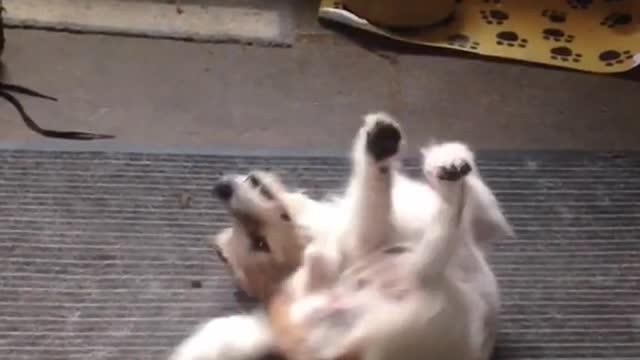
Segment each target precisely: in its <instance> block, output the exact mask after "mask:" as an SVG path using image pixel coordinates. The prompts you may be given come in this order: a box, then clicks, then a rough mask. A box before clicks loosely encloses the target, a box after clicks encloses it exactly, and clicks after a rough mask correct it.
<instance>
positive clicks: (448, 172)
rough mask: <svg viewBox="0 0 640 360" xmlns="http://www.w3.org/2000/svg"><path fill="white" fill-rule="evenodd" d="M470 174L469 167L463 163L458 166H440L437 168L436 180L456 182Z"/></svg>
mask: <svg viewBox="0 0 640 360" xmlns="http://www.w3.org/2000/svg"><path fill="white" fill-rule="evenodd" d="M470 172H471V165H469V163H467V162H463V163H462V164H459V165H454V164H451V165H448V166H441V167H440V168H438V179H440V180H444V181H458V180H460V179H461V178H463V177H464V176H466V175H467V174H468V173H470Z"/></svg>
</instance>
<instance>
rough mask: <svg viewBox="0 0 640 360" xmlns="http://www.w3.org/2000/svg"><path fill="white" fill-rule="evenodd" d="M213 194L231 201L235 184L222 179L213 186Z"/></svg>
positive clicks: (223, 199)
mask: <svg viewBox="0 0 640 360" xmlns="http://www.w3.org/2000/svg"><path fill="white" fill-rule="evenodd" d="M213 194H214V195H215V196H216V197H217V198H218V199H220V200H222V201H229V199H231V196H232V195H233V184H232V183H231V182H230V181H227V180H222V181H219V182H218V183H217V184H215V185H214V186H213Z"/></svg>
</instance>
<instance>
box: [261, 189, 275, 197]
mask: <svg viewBox="0 0 640 360" xmlns="http://www.w3.org/2000/svg"><path fill="white" fill-rule="evenodd" d="M260 194H261V195H262V196H264V197H265V198H266V199H267V200H273V199H274V197H273V194H272V193H271V191H270V190H269V189H267V188H266V187H264V186H261V187H260Z"/></svg>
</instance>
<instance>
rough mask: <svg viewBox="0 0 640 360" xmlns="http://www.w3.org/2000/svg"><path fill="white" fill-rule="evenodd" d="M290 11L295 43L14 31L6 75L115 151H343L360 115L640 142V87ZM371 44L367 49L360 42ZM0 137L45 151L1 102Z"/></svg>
mask: <svg viewBox="0 0 640 360" xmlns="http://www.w3.org/2000/svg"><path fill="white" fill-rule="evenodd" d="M315 6H316V4H315V2H314V1H306V2H305V1H301V2H296V3H295V13H296V14H297V20H298V27H297V29H298V38H297V41H296V44H295V46H294V47H293V48H289V49H281V48H267V47H251V46H241V45H229V44H227V45H224V44H198V43H185V42H176V41H170V40H149V39H141V38H127V37H114V36H89V35H74V34H65V33H53V32H41V31H29V30H9V31H7V38H8V40H7V41H8V43H7V49H6V52H5V54H4V56H3V58H4V64H5V70H6V71H5V74H6V76H5V78H6V79H8V80H10V81H13V82H17V83H20V84H24V85H28V86H31V87H33V88H36V89H39V90H42V91H44V92H46V93H49V94H51V95H54V96H58V97H59V98H60V103H58V104H53V103H49V102H43V101H40V100H31V99H25V103H26V104H27V105H28V110H29V111H30V113H31V114H32V115H33V116H34V118H36V119H37V120H38V121H39V122H40V123H42V125H46V126H49V127H54V128H75V129H87V130H95V131H99V132H108V133H113V134H115V135H117V139H116V140H113V142H112V143H113V144H122V145H129V144H136V145H143V146H144V145H155V146H161V147H162V146H197V147H208V146H230V145H234V146H241V147H242V146H251V147H257V148H278V149H288V150H296V149H307V150H313V149H318V150H322V149H327V148H331V149H336V148H338V149H341V148H345V147H346V146H347V144H348V143H349V140H350V136H351V134H352V132H353V130H354V129H355V128H356V127H357V125H358V123H359V122H360V118H359V117H360V116H361V115H362V114H363V113H364V112H367V111H370V110H377V109H383V110H387V111H391V112H393V113H394V114H396V115H397V116H399V117H400V118H401V119H402V121H403V123H404V124H405V126H406V128H407V129H408V133H409V134H410V135H411V138H412V139H414V142H420V141H422V140H423V139H426V138H431V137H436V138H446V139H451V138H456V139H462V140H466V141H468V142H470V143H471V144H473V145H474V146H476V147H479V148H527V149H538V148H576V149H589V148H623V149H636V148H640V140H639V139H640V136H638V134H640V121H638V112H639V110H640V105H638V101H637V99H639V98H640V82H638V81H633V80H629V79H623V78H614V77H606V76H598V75H591V74H584V73H577V72H569V71H565V70H559V69H548V68H542V67H535V66H530V65H526V64H518V63H504V62H495V61H492V60H485V59H479V58H469V57H460V56H455V55H452V56H441V55H439V54H438V53H435V54H434V53H426V54H425V53H415V52H413V51H409V52H407V51H403V52H402V53H400V54H398V53H396V52H392V51H389V50H388V49H385V48H384V47H383V48H382V50H381V51H378V50H375V51H372V50H371V49H370V48H368V47H366V46H362V45H363V42H362V41H361V40H360V38H359V37H357V36H356V37H354V36H345V35H344V34H343V33H342V32H330V31H327V30H326V29H325V28H323V27H322V26H320V25H318V24H317V23H316V21H315V15H314V14H315ZM364 43H365V45H366V41H365V42H364ZM0 121H1V122H0V123H1V124H2V131H1V132H0V141H3V142H17V143H20V144H42V143H48V142H50V141H49V140H43V139H42V138H40V137H39V136H37V135H36V134H33V133H31V132H30V131H29V130H27V129H26V128H25V127H24V125H23V124H22V123H21V122H20V121H19V120H18V118H17V116H16V114H15V113H14V111H13V110H12V109H11V108H9V106H8V105H7V104H5V103H0Z"/></svg>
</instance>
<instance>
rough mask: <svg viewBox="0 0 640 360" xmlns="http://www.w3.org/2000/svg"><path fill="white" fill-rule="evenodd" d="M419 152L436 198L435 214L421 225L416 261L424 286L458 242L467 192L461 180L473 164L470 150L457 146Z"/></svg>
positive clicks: (437, 273)
mask: <svg viewBox="0 0 640 360" xmlns="http://www.w3.org/2000/svg"><path fill="white" fill-rule="evenodd" d="M422 153H423V157H424V162H423V172H424V175H425V176H426V178H427V182H428V183H429V185H430V186H431V187H432V188H433V190H434V191H435V193H436V194H437V195H438V198H439V199H438V200H439V202H438V208H437V210H436V212H435V213H434V214H433V217H432V218H431V219H430V220H429V222H428V223H427V224H425V235H424V238H423V240H422V243H421V245H420V247H419V249H418V252H417V258H416V261H417V266H418V274H419V275H420V277H421V278H422V280H424V281H425V283H428V282H429V279H439V278H441V276H442V274H443V273H444V271H445V270H446V268H447V265H448V264H449V262H450V260H451V258H452V257H453V254H454V253H455V251H456V249H457V248H458V245H459V243H460V241H461V239H460V238H461V235H462V234H461V233H460V229H461V225H462V219H463V215H464V214H463V211H464V210H465V202H466V193H467V191H468V186H467V182H466V181H464V180H465V177H466V176H467V175H468V174H469V173H470V172H471V171H472V166H475V165H474V162H473V154H472V153H471V151H469V150H468V149H467V147H466V146H464V145H462V144H458V143H448V144H443V145H435V146H431V147H428V148H426V149H423V150H422Z"/></svg>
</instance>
